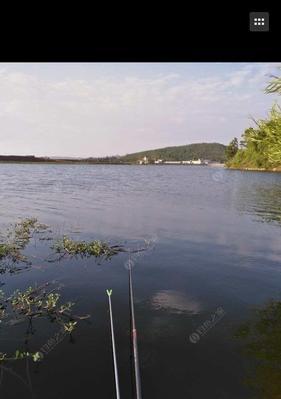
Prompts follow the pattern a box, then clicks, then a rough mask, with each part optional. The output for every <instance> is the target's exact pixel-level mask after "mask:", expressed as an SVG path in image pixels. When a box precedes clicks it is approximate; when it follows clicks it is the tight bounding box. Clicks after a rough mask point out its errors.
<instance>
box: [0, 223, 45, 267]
mask: <svg viewBox="0 0 281 399" xmlns="http://www.w3.org/2000/svg"><path fill="white" fill-rule="evenodd" d="M46 228H47V226H46V225H43V224H41V223H39V222H38V220H37V219H36V218H27V219H23V220H21V221H20V222H17V223H15V225H14V226H13V227H11V228H9V229H8V231H7V232H6V233H5V234H4V236H3V235H2V237H1V241H0V261H3V260H8V261H12V262H14V263H17V262H26V261H27V259H26V257H25V256H24V255H23V253H22V251H23V250H24V249H25V248H26V246H27V245H28V243H29V242H30V239H31V238H32V237H33V236H34V234H37V233H42V232H43V231H44V230H45V229H46ZM0 272H1V268H0Z"/></svg>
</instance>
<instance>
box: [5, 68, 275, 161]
mask: <svg viewBox="0 0 281 399" xmlns="http://www.w3.org/2000/svg"><path fill="white" fill-rule="evenodd" d="M277 65H278V64H276V63H137V64H136V63H123V64H120V63H107V64H106V63H95V64H90V63H68V64H66V63H65V64H64V63H60V64H58V63H36V64H35V63H25V64H7V63H1V64H0V104H1V107H0V155H35V156H46V157H47V156H48V157H76V158H85V157H103V156H112V155H125V154H128V153H134V152H139V151H145V150H150V149H156V148H162V147H169V146H179V145H187V144H192V143H203V142H205V143H212V142H216V143H221V144H227V143H229V141H230V140H231V139H232V138H233V137H234V136H236V137H238V138H239V137H240V135H241V134H242V133H243V131H244V130H245V128H247V127H249V126H251V125H253V122H252V121H251V119H250V117H253V118H254V119H259V118H263V117H265V116H266V114H267V112H268V111H269V109H270V107H271V105H272V104H273V102H274V101H277V96H275V95H266V94H264V89H265V86H266V84H267V82H268V81H269V80H270V75H271V74H274V73H275V72H276V67H277Z"/></svg>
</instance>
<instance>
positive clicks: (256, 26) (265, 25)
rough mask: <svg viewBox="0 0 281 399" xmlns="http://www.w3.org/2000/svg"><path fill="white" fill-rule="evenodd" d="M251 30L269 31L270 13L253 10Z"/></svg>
mask: <svg viewBox="0 0 281 399" xmlns="http://www.w3.org/2000/svg"><path fill="white" fill-rule="evenodd" d="M250 31H251V32H268V31H269V13H268V12H251V13H250Z"/></svg>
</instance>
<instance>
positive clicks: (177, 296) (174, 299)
mask: <svg viewBox="0 0 281 399" xmlns="http://www.w3.org/2000/svg"><path fill="white" fill-rule="evenodd" d="M151 306H152V308H153V309H155V310H166V311H168V312H170V313H185V312H187V313H190V314H198V313H199V312H200V310H201V305H200V303H199V302H197V301H195V300H192V299H189V298H188V297H187V296H186V295H185V294H184V293H182V292H178V291H173V290H165V291H159V292H157V293H156V294H155V295H154V296H153V297H152V299H151Z"/></svg>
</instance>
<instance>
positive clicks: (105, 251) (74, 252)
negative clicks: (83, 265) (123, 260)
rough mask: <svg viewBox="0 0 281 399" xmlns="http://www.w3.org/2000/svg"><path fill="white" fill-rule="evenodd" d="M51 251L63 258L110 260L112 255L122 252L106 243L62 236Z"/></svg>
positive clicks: (118, 247) (119, 248)
mask: <svg viewBox="0 0 281 399" xmlns="http://www.w3.org/2000/svg"><path fill="white" fill-rule="evenodd" d="M53 249H54V250H55V252H56V253H58V254H61V255H63V256H65V255H68V256H70V257H75V256H80V257H82V258H83V257H87V258H88V257H90V256H94V257H96V258H101V257H103V258H105V259H110V258H111V257H112V256H113V255H116V254H118V253H119V252H122V251H123V248H122V247H120V246H117V245H115V246H110V245H109V244H107V243H106V242H102V241H99V240H94V241H89V242H87V241H75V240H72V239H71V238H69V237H67V236H64V237H63V238H62V240H58V241H57V242H56V243H55V244H54V246H53Z"/></svg>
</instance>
